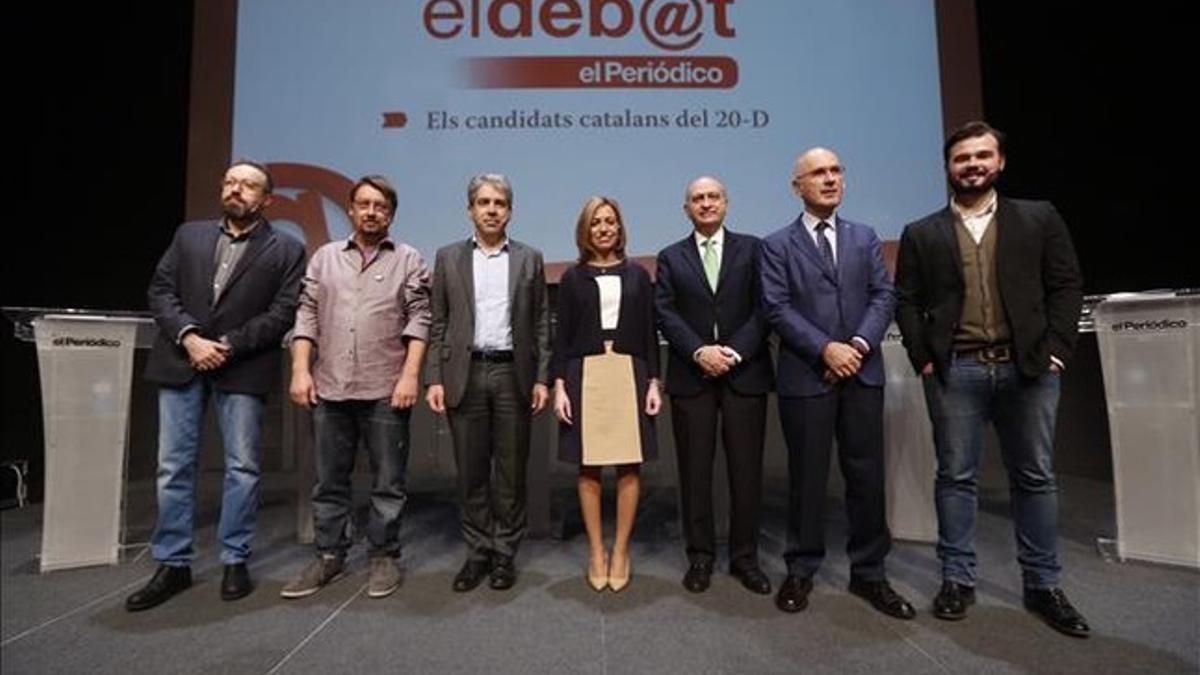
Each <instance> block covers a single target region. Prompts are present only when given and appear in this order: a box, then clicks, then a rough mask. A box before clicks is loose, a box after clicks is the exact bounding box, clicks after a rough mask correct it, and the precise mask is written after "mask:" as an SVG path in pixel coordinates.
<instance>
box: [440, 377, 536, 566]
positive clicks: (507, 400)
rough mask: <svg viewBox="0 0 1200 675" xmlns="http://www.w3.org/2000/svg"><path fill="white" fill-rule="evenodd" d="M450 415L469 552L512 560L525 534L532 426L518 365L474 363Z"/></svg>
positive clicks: (474, 554)
mask: <svg viewBox="0 0 1200 675" xmlns="http://www.w3.org/2000/svg"><path fill="white" fill-rule="evenodd" d="M447 416H448V418H449V422H450V433H451V435H452V436H453V438H454V459H455V462H456V463H457V464H458V498H459V506H460V509H461V525H462V535H463V539H464V540H465V541H466V543H467V548H468V549H469V554H468V555H469V556H470V557H471V558H473V559H476V560H484V559H488V558H492V557H500V558H509V559H511V558H512V557H513V556H514V555H516V553H517V547H518V546H520V544H521V539H522V537H523V536H524V535H525V527H526V511H525V466H526V464H527V462H528V460H529V425H530V411H529V401H528V398H527V397H526V396H522V395H521V393H520V392H518V391H517V381H516V377H515V370H514V366H513V364H512V363H490V362H485V361H472V362H471V372H470V375H469V377H468V379H467V390H466V393H465V394H464V395H463V399H462V401H460V402H459V404H458V406H456V407H454V408H451V409H449V410H447Z"/></svg>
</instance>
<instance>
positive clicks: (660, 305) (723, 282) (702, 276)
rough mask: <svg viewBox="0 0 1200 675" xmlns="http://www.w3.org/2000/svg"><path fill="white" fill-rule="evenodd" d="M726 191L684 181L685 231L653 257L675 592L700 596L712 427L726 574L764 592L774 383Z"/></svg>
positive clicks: (750, 247)
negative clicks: (679, 519)
mask: <svg viewBox="0 0 1200 675" xmlns="http://www.w3.org/2000/svg"><path fill="white" fill-rule="evenodd" d="M727 206H728V199H727V197H726V194H725V186H724V185H722V184H721V183H720V181H718V180H717V179H715V178H711V177H708V176H703V177H700V178H697V179H695V180H693V181H692V182H691V183H689V184H688V187H687V191H686V193H685V195H684V202H683V211H684V213H686V214H687V215H688V218H689V219H690V220H691V221H692V228H693V231H692V232H691V233H690V234H688V236H687V237H685V238H683V239H682V240H681V241H678V242H676V243H674V244H672V245H670V246H668V247H667V248H665V249H663V251H662V252H661V253H659V254H658V273H657V277H658V278H657V281H656V284H655V307H656V309H657V313H658V326H659V329H660V330H661V331H662V334H663V335H664V336H665V337H666V338H667V342H668V343H670V345H671V349H670V357H669V359H668V361H667V379H666V382H667V392H668V393H669V394H670V395H671V422H672V428H673V430H674V432H675V453H676V456H677V458H678V461H679V488H680V492H681V502H682V508H683V528H684V538H685V540H686V541H687V556H688V564H689V566H688V571H687V573H686V574H685V575H684V577H683V585H684V587H685V588H687V589H688V590H689V591H692V592H694V593H699V592H702V591H704V590H706V589H707V588H708V586H709V581H710V577H711V576H712V570H713V562H714V560H715V559H716V533H715V527H714V525H713V505H712V491H713V486H712V477H713V458H714V457H715V455H716V449H717V420H718V418H720V419H721V420H722V421H721V437H722V440H723V441H724V444H725V459H726V467H727V470H728V473H729V496H730V516H729V523H730V524H729V570H730V573H731V574H733V575H734V576H735V577H737V578H738V579H739V580H740V581H741V582H742V585H744V586H745V587H746V588H747V589H749V590H751V591H753V592H755V593H762V594H769V593H770V592H771V582H770V580H769V579H767V576H766V575H765V574H763V572H762V569H761V568H760V567H759V564H758V511H759V502H760V501H761V495H762V461H763V433H764V427H765V424H766V416H767V393H768V392H769V391H770V390H771V386H772V372H771V355H770V351H769V350H768V349H767V334H768V328H767V325H766V321H765V320H764V318H763V315H762V310H761V306H760V304H759V301H758V298H759V295H760V293H759V272H758V254H759V252H758V248H759V240H758V238H757V237H753V236H750V235H746V234H738V233H736V232H731V231H729V230H728V229H727V228H726V227H725V226H724V222H725V212H726V208H727Z"/></svg>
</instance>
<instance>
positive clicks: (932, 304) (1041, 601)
mask: <svg viewBox="0 0 1200 675" xmlns="http://www.w3.org/2000/svg"><path fill="white" fill-rule="evenodd" d="M943 150H944V155H945V161H946V175H947V178H948V179H949V182H950V188H951V191H952V193H953V197H952V199H951V201H950V204H949V205H948V206H947V207H946V208H943V209H941V210H939V211H937V212H935V213H933V214H931V215H929V216H926V217H925V218H922V219H921V220H919V221H917V222H915V223H912V224H910V225H908V226H907V227H905V229H904V234H903V235H902V237H901V240H900V252H899V257H898V262H897V269H896V288H897V291H898V306H897V311H896V320H897V322H898V323H899V325H900V330H901V332H902V333H903V336H904V346H905V349H906V350H907V351H908V356H909V359H910V360H911V361H912V365H913V368H915V369H916V371H917V372H918V373H920V375H921V378H922V380H923V381H924V387H925V400H926V403H927V405H928V409H929V417H930V420H931V422H932V423H933V441H934V448H935V450H936V452H937V460H938V468H937V480H936V487H935V503H936V505H937V515H938V544H937V553H938V558H939V559H940V560H941V565H942V588H941V591H940V592H939V593H938V595H937V597H936V598H935V599H934V602H933V613H934V616H936V617H938V618H940V619H947V620H957V619H962V618H964V617H965V616H966V613H967V607H969V606H970V605H971V604H972V603H973V602H974V601H975V551H974V542H973V535H974V532H975V513H976V510H977V508H978V486H977V482H976V475H977V472H978V468H979V458H980V455H981V454H982V451H983V442H984V432H985V430H986V426H987V423H988V422H991V423H992V424H993V426H994V427H995V429H996V432H997V435H998V437H999V439H1000V449H1001V454H1002V455H1003V459H1004V465H1005V467H1006V468H1007V471H1008V480H1009V489H1010V494H1011V495H1012V512H1013V521H1014V522H1013V524H1014V526H1015V529H1016V535H1017V559H1018V561H1019V562H1020V565H1021V573H1022V577H1023V580H1024V588H1025V590H1024V601H1025V606H1026V607H1027V608H1028V609H1029V610H1030V611H1032V612H1034V613H1035V614H1037V615H1038V616H1040V617H1041V618H1042V619H1044V620H1045V621H1046V622H1047V623H1048V624H1050V625H1051V626H1052V627H1054V628H1055V629H1057V630H1059V631H1061V632H1063V633H1066V634H1068V635H1073V636H1076V637H1086V636H1087V635H1088V632H1089V628H1088V624H1087V622H1086V621H1085V620H1084V618H1083V617H1082V616H1081V615H1080V614H1079V612H1077V611H1076V610H1075V608H1074V607H1072V606H1071V603H1070V602H1069V601H1068V600H1067V597H1066V595H1065V594H1063V592H1062V591H1061V590H1060V589H1059V588H1058V582H1059V571H1060V567H1059V563H1058V554H1057V550H1056V548H1057V538H1058V529H1057V528H1058V524H1057V520H1058V487H1057V483H1056V481H1055V477H1054V465H1053V463H1054V424H1055V418H1056V413H1057V407H1058V398H1059V386H1060V385H1059V373H1060V372H1061V371H1062V369H1063V368H1065V367H1066V366H1067V363H1068V362H1069V361H1070V358H1071V352H1072V350H1073V349H1074V347H1075V340H1076V337H1077V335H1078V322H1079V312H1080V308H1081V306H1082V301H1083V298H1082V292H1081V287H1082V281H1081V279H1080V273H1079V264H1078V262H1077V261H1076V258H1075V250H1074V248H1073V247H1072V245H1071V238H1070V234H1069V233H1068V231H1067V227H1066V224H1065V223H1064V222H1063V219H1062V217H1061V216H1059V214H1058V211H1056V210H1055V208H1054V206H1053V205H1051V204H1050V203H1049V202H1038V201H1025V200H1017V199H1008V198H1005V197H1002V196H1000V195H998V194H997V192H996V190H995V188H994V185H995V182H996V180H997V179H998V178H999V176H1000V173H1001V172H1002V171H1003V170H1004V164H1005V155H1004V135H1003V134H1002V133H1000V132H999V131H997V130H996V129H993V128H992V127H990V126H988V125H987V124H986V123H983V122H971V123H968V124H966V125H964V126H962V127H961V128H959V129H958V130H956V131H954V132H953V133H952V134H951V135H950V137H949V138H948V139H947V140H946V144H945V146H944V148H943Z"/></svg>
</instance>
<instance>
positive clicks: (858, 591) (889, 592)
mask: <svg viewBox="0 0 1200 675" xmlns="http://www.w3.org/2000/svg"><path fill="white" fill-rule="evenodd" d="M850 592H851V593H853V594H854V595H857V596H858V597H860V598H862V599H864V600H866V601H867V602H869V603H871V606H872V607H874V608H875V609H877V610H879V611H880V612H883V613H884V614H887V615H888V616H894V617H896V618H897V619H911V618H913V617H914V616H916V615H917V610H915V609H913V606H912V605H911V604H909V602H908V601H907V600H905V599H904V598H903V597H901V596H900V594H899V593H897V592H896V591H895V590H894V589H893V588H892V585H891V584H889V583H888V582H887V580H886V579H883V580H880V581H863V580H859V579H851V580H850Z"/></svg>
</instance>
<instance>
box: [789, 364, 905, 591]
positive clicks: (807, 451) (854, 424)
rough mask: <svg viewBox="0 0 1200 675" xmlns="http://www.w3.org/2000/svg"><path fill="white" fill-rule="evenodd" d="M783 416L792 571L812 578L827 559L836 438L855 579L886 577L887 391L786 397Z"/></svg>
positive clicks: (845, 387)
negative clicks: (827, 504) (828, 488)
mask: <svg viewBox="0 0 1200 675" xmlns="http://www.w3.org/2000/svg"><path fill="white" fill-rule="evenodd" d="M779 418H780V421H781V422H782V424H783V435H784V439H785V440H786V442H787V446H788V477H789V490H788V494H789V500H788V503H789V509H788V542H787V549H786V551H785V552H784V556H783V557H784V560H785V561H786V562H787V567H788V574H793V575H796V576H800V577H810V576H812V575H813V574H814V573H816V571H817V569H818V568H819V567H820V566H821V561H822V560H823V559H824V557H825V524H824V512H825V487H826V485H827V484H828V482H829V461H830V455H831V454H832V452H833V439H834V437H835V436H836V437H837V442H838V460H839V465H840V466H841V470H842V477H843V478H844V479H845V482H846V516H847V520H848V521H849V526H850V527H849V539H848V541H847V543H846V554H847V556H848V557H849V558H850V575H851V577H853V578H855V579H861V580H864V581H878V580H882V579H884V578H885V573H884V566H883V561H884V558H885V557H886V556H887V553H888V550H889V549H890V548H891V544H892V537H891V533H890V532H889V531H888V527H887V513H886V505H885V502H884V483H883V480H884V478H883V388H882V387H868V386H864V385H863V384H861V383H859V382H858V380H856V379H853V380H849V381H846V382H844V383H842V384H840V385H838V387H837V388H836V389H835V390H834V391H832V392H829V393H827V394H823V395H820V396H809V397H790V396H789V397H782V396H781V397H780V398H779Z"/></svg>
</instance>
